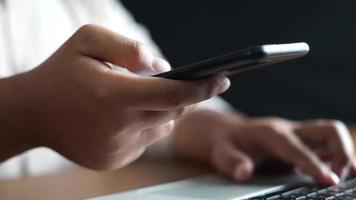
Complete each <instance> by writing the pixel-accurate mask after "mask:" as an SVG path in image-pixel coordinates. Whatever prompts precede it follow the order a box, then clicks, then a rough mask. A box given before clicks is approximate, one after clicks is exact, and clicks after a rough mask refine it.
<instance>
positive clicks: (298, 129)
mask: <svg viewBox="0 0 356 200" xmlns="http://www.w3.org/2000/svg"><path fill="white" fill-rule="evenodd" d="M199 118H200V119H201V120H198V119H199ZM207 121H208V122H209V124H206V122H207ZM189 124H191V125H189ZM189 126H190V127H193V128H194V130H192V131H188V130H189ZM179 127H182V128H181V130H179ZM179 131H180V132H179ZM177 132H179V133H178V135H179V137H180V138H178V142H177V147H178V152H180V154H182V155H185V156H186V157H190V158H194V159H200V160H205V161H209V162H211V163H212V164H213V165H214V166H215V167H216V168H217V170H219V171H220V172H222V173H223V174H226V175H229V176H231V177H232V178H234V179H235V180H237V181H248V180H249V179H250V178H251V177H252V176H253V174H254V171H255V170H256V168H257V167H259V166H261V165H262V164H264V163H266V160H277V161H282V162H284V163H287V164H288V165H287V166H292V167H294V168H296V169H297V170H298V171H300V172H303V173H305V174H308V175H310V176H312V177H313V178H314V179H315V180H316V182H317V183H319V184H322V185H335V184H337V183H338V182H339V181H340V179H341V180H343V178H344V177H345V174H347V173H348V172H350V171H351V172H356V164H355V161H354V152H353V150H354V147H353V143H352V139H351V137H350V133H349V131H348V130H347V128H346V126H345V125H344V124H343V123H342V122H339V121H335V120H313V121H302V122H295V121H289V120H286V119H281V118H275V117H264V118H248V117H242V116H239V115H238V114H236V113H230V114H226V113H225V114H216V113H212V112H209V111H200V112H196V113H195V114H194V116H191V117H187V118H186V119H185V120H184V121H182V122H181V124H180V125H179V126H178V130H177ZM192 133H194V134H192ZM200 133H201V134H200ZM184 134H187V136H186V139H184V136H182V135H184ZM179 140H181V141H179ZM192 147H199V148H192ZM271 158H272V159H271ZM275 163H277V162H273V164H274V167H275V166H276V165H275Z"/></svg>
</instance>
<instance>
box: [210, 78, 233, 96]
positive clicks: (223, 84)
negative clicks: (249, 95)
mask: <svg viewBox="0 0 356 200" xmlns="http://www.w3.org/2000/svg"><path fill="white" fill-rule="evenodd" d="M214 81H215V83H216V84H217V90H216V92H217V94H221V93H223V92H225V91H226V90H227V89H228V88H229V87H230V84H231V83H230V80H229V79H228V78H227V77H226V76H217V77H215V79H214Z"/></svg>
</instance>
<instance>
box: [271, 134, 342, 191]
mask: <svg viewBox="0 0 356 200" xmlns="http://www.w3.org/2000/svg"><path fill="white" fill-rule="evenodd" d="M270 147H271V148H272V151H273V153H274V154H275V155H276V156H277V157H279V158H280V159H282V160H284V161H285V162H288V163H291V164H293V165H294V166H296V167H297V168H299V169H301V170H302V171H304V172H306V173H307V174H309V175H311V176H313V177H314V178H315V179H316V180H317V181H318V182H320V183H322V184H326V185H334V184H337V183H338V182H339V178H338V176H337V175H336V174H335V173H334V172H332V171H331V170H330V169H329V168H328V167H327V166H326V165H325V164H324V163H323V162H322V161H321V160H320V159H319V158H318V156H317V155H315V154H314V153H313V152H312V151H311V150H310V149H309V148H308V147H307V146H306V145H304V144H303V143H302V141H300V139H299V138H298V137H296V136H295V135H294V134H289V135H284V134H283V135H282V136H281V137H279V138H275V139H274V143H273V145H270Z"/></svg>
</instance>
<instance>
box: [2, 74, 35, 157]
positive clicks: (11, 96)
mask: <svg viewBox="0 0 356 200" xmlns="http://www.w3.org/2000/svg"><path fill="white" fill-rule="evenodd" d="M18 78H19V77H18V76H14V77H10V78H5V79H0V122H1V123H0V162H2V161H4V160H6V159H8V158H10V157H12V156H14V155H17V154H19V153H21V152H24V151H26V150H28V149H30V148H32V147H33V146H34V144H32V143H31V142H29V141H31V140H30V139H29V138H28V137H27V136H28V134H26V133H23V132H22V131H21V130H20V127H18V126H17V123H18V121H17V120H16V117H15V116H16V115H17V114H18V113H16V112H19V109H20V107H21V106H20V105H18V106H16V105H15V104H14V103H15V102H18V99H17V100H16V99H15V98H17V96H16V95H15V94H16V92H14V91H13V90H18V89H20V88H18V85H17V84H13V83H14V81H16V80H17V79H18ZM20 92H21V91H20ZM17 93H18V92H17ZM29 120H30V119H29Z"/></svg>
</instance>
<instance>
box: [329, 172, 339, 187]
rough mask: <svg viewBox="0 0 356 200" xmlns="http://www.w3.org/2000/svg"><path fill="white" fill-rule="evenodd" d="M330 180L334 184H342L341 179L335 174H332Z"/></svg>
mask: <svg viewBox="0 0 356 200" xmlns="http://www.w3.org/2000/svg"><path fill="white" fill-rule="evenodd" d="M330 178H331V180H332V181H333V184H338V183H339V182H340V178H339V177H338V176H337V175H336V174H335V173H334V172H331V173H330Z"/></svg>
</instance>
